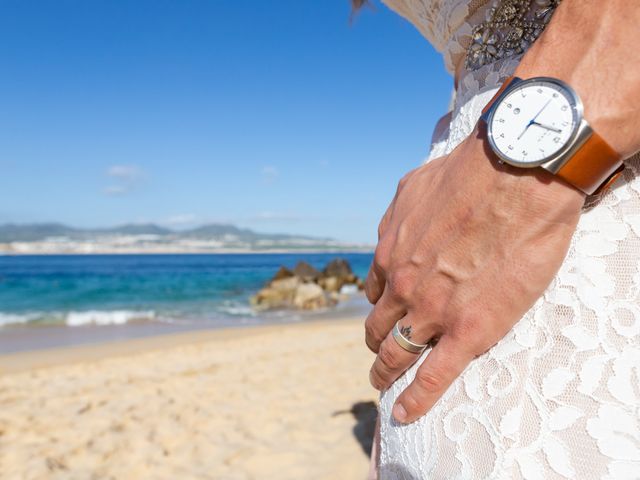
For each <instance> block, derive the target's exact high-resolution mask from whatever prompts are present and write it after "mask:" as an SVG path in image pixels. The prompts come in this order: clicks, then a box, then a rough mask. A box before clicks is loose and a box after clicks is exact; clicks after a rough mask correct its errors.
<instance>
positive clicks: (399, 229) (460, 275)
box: [366, 134, 584, 423]
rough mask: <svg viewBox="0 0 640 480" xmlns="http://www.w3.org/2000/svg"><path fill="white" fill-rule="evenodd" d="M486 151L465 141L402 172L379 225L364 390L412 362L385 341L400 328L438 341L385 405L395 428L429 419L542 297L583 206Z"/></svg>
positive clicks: (563, 188) (567, 192) (533, 172)
mask: <svg viewBox="0 0 640 480" xmlns="http://www.w3.org/2000/svg"><path fill="white" fill-rule="evenodd" d="M485 148H486V147H485V145H484V142H483V141H482V140H480V139H479V137H478V136H477V135H475V134H474V135H472V136H471V137H469V138H468V139H467V140H466V141H465V142H463V143H462V144H461V145H460V146H459V147H458V148H456V149H455V150H454V151H453V152H452V153H451V154H449V155H447V156H445V157H442V158H439V159H437V160H435V161H433V162H431V163H430V164H428V165H425V166H423V167H420V168H418V169H416V170H414V171H412V172H410V173H409V174H408V175H407V176H406V177H404V178H403V179H402V180H401V182H400V185H399V186H398V191H397V194H396V197H395V198H394V200H393V202H392V203H391V205H390V207H389V209H388V211H387V213H386V214H385V216H384V218H383V220H382V222H381V224H380V229H379V243H378V246H377V248H376V252H375V258H374V262H373V265H372V267H371V270H370V272H369V276H368V278H367V282H366V292H367V297H368V299H369V301H370V302H371V303H373V304H375V306H374V308H373V311H372V312H371V314H370V315H369V317H368V318H367V321H366V341H367V345H368V346H369V347H370V348H371V349H372V350H373V351H374V352H376V353H377V354H378V356H377V358H376V360H375V362H374V364H373V367H372V369H371V374H370V379H371V383H372V384H373V386H374V387H376V388H378V389H381V390H382V389H386V388H387V387H389V385H390V384H391V383H392V382H393V381H394V380H396V378H398V377H399V376H400V375H401V374H402V373H403V372H404V371H405V370H406V369H407V368H409V367H410V366H411V364H413V363H414V362H415V361H416V360H417V359H418V357H419V355H418V354H413V353H409V352H407V351H405V350H403V349H402V348H401V347H400V346H399V345H398V344H397V343H396V341H395V340H394V339H393V337H392V334H391V330H392V328H393V326H394V325H395V323H396V322H397V321H400V325H401V327H403V328H404V329H405V332H406V331H407V330H406V329H407V328H408V327H410V340H411V341H412V342H414V343H419V344H424V343H427V342H429V341H430V340H433V339H436V340H437V344H436V345H435V347H434V348H433V350H432V351H431V352H430V353H429V355H428V357H427V358H426V360H425V361H424V363H423V364H422V365H421V366H420V368H419V369H418V371H417V374H416V377H415V380H414V381H413V382H412V383H411V385H410V386H409V387H408V388H407V389H406V390H405V391H404V392H403V393H402V394H401V395H400V397H399V398H398V400H397V402H396V405H395V406H394V409H393V414H394V416H395V418H396V419H397V420H398V421H400V422H403V423H408V422H412V421H414V420H415V419H417V418H418V417H420V416H422V415H423V414H424V413H426V412H427V411H428V410H429V409H430V408H431V407H432V406H433V404H434V403H435V402H436V401H437V400H438V399H439V398H440V396H442V394H443V393H444V392H445V391H446V389H447V388H448V387H449V385H450V384H451V383H452V382H453V381H454V380H455V378H456V377H457V376H458V375H460V373H462V371H463V370H464V369H465V367H466V366H467V365H468V364H469V362H470V361H471V360H472V359H473V358H474V357H476V356H478V355H480V354H482V353H484V352H486V351H487V350H488V349H489V348H490V347H491V346H493V345H494V344H495V343H496V342H498V340H500V339H501V338H502V337H503V336H504V335H505V334H506V333H507V332H508V331H509V329H510V328H511V327H512V326H513V325H514V324H515V323H516V322H517V321H518V320H519V319H520V318H521V317H522V315H523V314H524V313H525V312H526V311H527V310H528V309H529V308H530V307H531V306H532V305H533V303H535V301H536V300H537V299H538V298H539V297H540V296H541V295H542V294H543V292H544V290H545V289H546V288H547V286H548V285H549V283H550V282H551V280H552V279H553V277H554V275H555V274H556V272H557V271H558V269H559V268H560V265H561V263H562V260H563V259H564V256H565V255H566V252H567V249H568V246H569V242H570V239H571V236H572V234H573V232H574V230H575V228H576V224H577V222H578V218H579V215H580V209H581V207H582V205H583V202H584V196H583V194H582V193H581V192H579V191H578V190H575V189H574V188H572V187H570V186H568V185H567V184H565V183H563V182H562V181H560V180H558V179H556V178H555V177H553V176H552V175H551V174H548V173H546V172H545V171H543V170H542V169H530V170H527V169H516V168H513V167H510V166H508V165H500V164H497V163H496V162H493V161H492V160H490V159H489V156H488V153H487V151H486V150H485Z"/></svg>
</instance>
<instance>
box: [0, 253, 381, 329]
mask: <svg viewBox="0 0 640 480" xmlns="http://www.w3.org/2000/svg"><path fill="white" fill-rule="evenodd" d="M336 257H341V258H345V259H347V260H348V261H349V262H350V263H351V266H352V268H353V270H354V272H355V273H356V275H359V276H361V277H365V276H366V273H367V270H368V268H369V264H370V262H371V259H372V255H371V254H339V255H336V254H255V255H254V254H241V255H233V254H221V255H87V256H65V255H59V256H58V255H56V256H15V257H13V256H4V257H1V256H0V327H2V326H5V327H7V326H11V325H23V326H25V325H26V326H41V325H61V326H62V325H64V326H83V325H114V324H116V325H120V324H126V323H135V322H163V323H175V324H203V325H212V326H215V325H230V324H238V323H260V322H261V321H263V320H265V319H267V320H268V319H269V318H268V317H269V314H263V315H257V314H256V313H255V312H253V311H252V310H251V308H249V303H248V300H249V297H250V296H251V295H252V294H253V293H255V292H256V291H257V290H258V289H259V288H260V287H261V286H262V285H263V284H264V283H265V282H266V281H268V280H269V278H271V276H272V275H273V274H274V273H275V272H276V270H277V269H278V268H279V267H280V266H281V265H286V266H288V267H290V268H291V267H293V266H294V265H295V264H296V263H297V262H298V261H300V260H304V261H307V262H309V263H311V264H312V265H313V266H315V267H316V268H318V269H321V268H322V267H324V265H326V263H327V262H328V261H330V260H332V259H334V258H336ZM273 315H277V314H273ZM3 330H6V329H2V328H0V335H2V334H3Z"/></svg>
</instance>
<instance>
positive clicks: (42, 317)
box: [0, 310, 156, 328]
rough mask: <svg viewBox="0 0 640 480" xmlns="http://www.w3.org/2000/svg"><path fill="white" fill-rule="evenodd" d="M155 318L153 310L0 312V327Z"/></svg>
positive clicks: (70, 325)
mask: <svg viewBox="0 0 640 480" xmlns="http://www.w3.org/2000/svg"><path fill="white" fill-rule="evenodd" d="M155 319H156V313H155V312H154V311H153V310H148V311H136V310H88V311H73V312H29V313H22V314H18V313H6V312H4V313H3V312H0V328H1V327H3V326H9V325H29V324H31V325H66V326H68V327H80V326H83V325H124V324H126V323H129V322H134V321H152V320H155Z"/></svg>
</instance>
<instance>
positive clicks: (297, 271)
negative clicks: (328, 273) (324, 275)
mask: <svg viewBox="0 0 640 480" xmlns="http://www.w3.org/2000/svg"><path fill="white" fill-rule="evenodd" d="M293 274H294V275H295V276H296V277H300V279H302V280H303V281H305V282H315V281H316V279H317V278H318V277H320V272H319V271H318V270H316V269H315V268H314V267H313V266H311V265H309V264H308V263H307V262H298V264H297V265H296V266H295V268H294V269H293Z"/></svg>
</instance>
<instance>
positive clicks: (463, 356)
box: [393, 335, 474, 423]
mask: <svg viewBox="0 0 640 480" xmlns="http://www.w3.org/2000/svg"><path fill="white" fill-rule="evenodd" d="M473 358H474V355H473V353H472V351H471V349H469V348H468V347H467V346H466V345H465V344H464V343H463V342H460V341H457V340H455V339H452V338H451V337H448V336H446V335H445V336H443V337H442V338H441V339H440V340H439V342H438V344H437V345H436V346H435V347H434V348H433V350H431V352H429V355H428V356H427V358H426V359H425V361H424V362H423V363H422V365H420V368H418V371H417V372H416V377H415V379H414V380H413V382H411V384H410V385H409V386H408V387H407V388H406V389H405V391H404V392H402V394H400V396H399V397H398V399H397V400H396V403H395V405H394V407H393V416H394V417H395V419H396V420H397V421H398V422H400V423H411V422H413V421H415V420H417V419H418V418H420V417H421V416H422V415H424V414H425V413H427V412H428V411H429V410H430V409H431V407H433V405H434V404H435V403H436V402H437V401H438V399H440V397H442V395H443V394H444V393H445V392H446V391H447V389H448V388H449V386H450V385H451V384H452V383H453V381H454V380H455V379H456V378H458V376H459V375H460V374H461V373H462V372H463V370H464V369H465V368H466V367H467V365H469V363H470V362H471V360H473Z"/></svg>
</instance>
